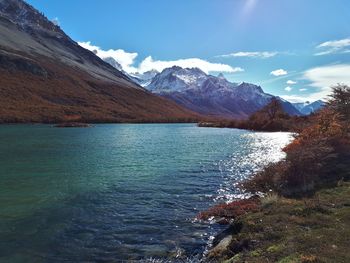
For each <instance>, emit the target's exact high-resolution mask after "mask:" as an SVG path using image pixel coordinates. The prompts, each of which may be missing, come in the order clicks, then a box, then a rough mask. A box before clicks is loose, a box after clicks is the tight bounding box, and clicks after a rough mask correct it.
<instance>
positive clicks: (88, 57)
mask: <svg viewBox="0 0 350 263" xmlns="http://www.w3.org/2000/svg"><path fill="white" fill-rule="evenodd" d="M0 74H1V78H0V105H1V109H0V122H62V121H67V120H79V121H86V122H125V121H128V122H130V121H177V120H187V119H188V118H195V117H196V116H197V115H196V114H195V113H193V112H191V111H189V110H187V109H184V108H182V107H180V106H179V105H177V104H176V103H174V102H172V101H169V100H167V99H164V98H161V97H159V96H157V95H154V94H152V93H150V92H149V91H147V90H145V89H144V88H142V87H141V86H139V85H137V84H135V83H134V82H133V81H131V80H130V78H129V77H128V76H126V75H125V74H123V73H122V72H121V71H120V70H117V69H116V68H115V67H113V66H111V65H110V64H108V63H106V62H105V61H103V60H101V59H100V58H99V57H97V56H96V55H95V54H94V53H93V52H91V51H88V50H86V49H84V48H82V47H81V46H79V45H78V44H77V43H76V42H75V41H73V40H72V39H71V38H70V37H69V36H67V35H66V34H65V33H64V32H63V30H62V29H61V28H60V27H59V26H58V25H56V24H54V23H52V22H51V21H49V20H48V19H47V18H46V17H45V16H44V15H43V14H42V13H40V12H39V11H37V10H36V9H35V8H33V7H32V6H30V5H29V4H27V3H25V2H24V1H22V0H0Z"/></svg>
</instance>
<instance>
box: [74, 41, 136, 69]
mask: <svg viewBox="0 0 350 263" xmlns="http://www.w3.org/2000/svg"><path fill="white" fill-rule="evenodd" d="M78 44H79V45H80V46H82V47H83V48H86V49H88V50H90V51H93V52H94V53H95V54H96V55H97V56H99V57H100V58H102V59H105V58H108V57H112V58H113V59H115V60H116V61H117V62H118V63H119V64H120V65H121V66H122V68H123V69H124V70H125V71H126V72H133V71H136V68H134V67H133V66H132V65H133V64H134V63H135V59H136V57H137V56H138V54H137V53H129V52H126V51H124V50H123V49H109V50H103V49H101V48H100V47H98V46H94V45H92V44H91V42H90V41H88V42H78Z"/></svg>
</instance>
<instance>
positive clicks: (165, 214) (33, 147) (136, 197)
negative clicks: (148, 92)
mask: <svg viewBox="0 0 350 263" xmlns="http://www.w3.org/2000/svg"><path fill="white" fill-rule="evenodd" d="M290 140H291V135H290V134H288V133H254V132H248V131H243V130H236V129H216V128H199V127H197V126H196V125H195V124H106V125H95V126H94V127H92V128H54V127H52V126H50V125H2V126H0V262H116V261H118V260H127V259H144V258H151V257H152V258H170V257H176V256H195V255H201V254H203V252H204V251H205V249H206V248H207V246H208V245H210V240H212V237H213V235H215V233H217V232H218V231H220V230H221V228H220V226H216V225H214V224H210V223H208V222H198V221H196V220H194V219H195V217H196V215H197V214H198V213H199V212H200V211H202V210H205V209H206V208H208V207H210V206H212V205H214V204H216V203H218V202H226V201H229V200H232V199H234V198H237V197H239V196H240V194H242V193H241V192H239V191H238V190H237V189H236V187H235V183H237V182H238V181H240V180H243V179H244V178H247V177H248V176H250V175H251V174H252V173H253V172H254V171H257V170H259V169H261V168H262V167H263V166H264V165H266V164H268V163H269V162H273V161H278V160H279V159H280V158H282V157H283V156H284V154H283V153H282V151H281V148H282V147H283V146H285V145H286V144H287V143H288V142H289V141H290Z"/></svg>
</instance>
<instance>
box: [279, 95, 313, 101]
mask: <svg viewBox="0 0 350 263" xmlns="http://www.w3.org/2000/svg"><path fill="white" fill-rule="evenodd" d="M280 97H281V98H282V99H285V100H287V101H289V102H292V103H297V102H305V101H307V100H308V99H307V98H305V97H304V96H298V95H281V96H280Z"/></svg>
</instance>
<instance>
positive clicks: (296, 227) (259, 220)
mask: <svg viewBox="0 0 350 263" xmlns="http://www.w3.org/2000/svg"><path fill="white" fill-rule="evenodd" d="M264 199H265V201H264ZM238 220H239V222H240V223H241V224H242V225H243V227H242V229H241V231H240V232H239V233H238V234H236V235H235V240H249V246H247V247H246V248H245V249H243V251H241V252H240V253H238V254H237V253H236V254H230V251H228V252H227V254H226V255H225V256H224V257H223V259H222V260H227V262H259V263H263V262H280V263H291V262H302V263H306V262H350V251H349V248H350V183H342V184H341V185H340V186H337V187H335V188H329V189H325V190H321V191H319V192H317V193H316V195H315V196H313V197H312V198H305V199H287V198H283V197H278V196H275V195H270V196H269V195H268V196H266V197H264V198H263V199H262V202H261V209H260V210H259V211H256V212H254V211H253V212H250V213H247V214H243V215H242V216H240V217H239V218H238Z"/></svg>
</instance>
